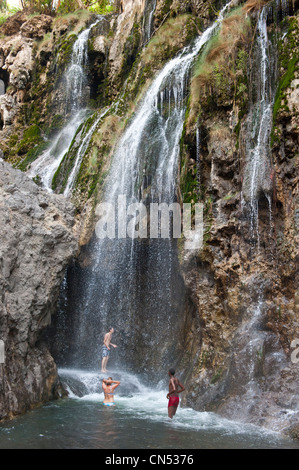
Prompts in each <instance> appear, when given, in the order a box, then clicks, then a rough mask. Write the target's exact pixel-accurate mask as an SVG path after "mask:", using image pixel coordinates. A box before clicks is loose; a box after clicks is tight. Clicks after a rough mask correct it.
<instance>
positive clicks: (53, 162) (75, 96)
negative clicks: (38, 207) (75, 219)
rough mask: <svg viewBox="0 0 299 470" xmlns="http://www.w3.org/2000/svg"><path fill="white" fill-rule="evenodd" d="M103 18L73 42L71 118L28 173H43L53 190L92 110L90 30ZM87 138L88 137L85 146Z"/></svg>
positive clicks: (66, 77) (68, 95) (69, 74)
mask: <svg viewBox="0 0 299 470" xmlns="http://www.w3.org/2000/svg"><path fill="white" fill-rule="evenodd" d="M99 21H101V18H99V19H97V21H96V22H94V23H93V24H91V25H90V26H89V27H88V28H87V29H86V30H84V31H83V32H82V33H81V34H79V36H78V39H77V40H76V41H75V43H74V46H73V51H72V56H71V63H70V66H69V67H68V69H67V71H66V72H65V75H64V81H65V83H66V92H65V114H66V116H68V118H67V121H68V122H67V124H66V125H65V126H64V127H63V129H62V130H61V131H60V132H59V133H58V135H57V136H56V137H55V139H54V140H53V142H52V144H51V145H50V146H49V148H48V149H47V150H46V151H45V152H43V153H42V154H41V155H40V157H38V158H37V159H36V160H35V161H34V162H33V163H32V165H31V167H30V169H29V171H28V175H29V176H31V177H35V176H39V178H40V180H41V183H42V185H43V186H44V187H45V188H46V189H47V190H48V191H52V180H53V176H54V174H55V172H56V170H57V169H58V167H59V165H60V163H61V161H62V159H63V157H64V156H65V154H66V152H67V151H68V149H69V148H70V145H71V143H72V141H73V139H74V137H75V135H76V133H77V130H78V128H79V126H80V125H81V124H82V123H83V122H84V120H85V119H86V117H87V114H88V111H87V109H85V108H84V106H85V105H86V101H87V98H88V97H87V96H86V90H87V87H86V85H87V78H86V73H85V67H86V65H87V62H88V55H87V44H88V38H89V35H90V31H91V30H92V28H93V27H94V26H96V25H97V24H98V23H99ZM86 141H87V139H86V138H85V139H84V143H82V148H83V147H84V145H85V143H86ZM80 150H81V147H80Z"/></svg>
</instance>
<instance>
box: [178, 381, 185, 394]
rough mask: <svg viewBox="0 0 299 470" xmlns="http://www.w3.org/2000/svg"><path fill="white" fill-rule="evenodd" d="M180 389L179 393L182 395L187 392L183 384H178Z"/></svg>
mask: <svg viewBox="0 0 299 470" xmlns="http://www.w3.org/2000/svg"><path fill="white" fill-rule="evenodd" d="M178 385H179V387H181V390H177V392H178V393H182V392H184V391H185V387H184V385H182V384H181V382H178Z"/></svg>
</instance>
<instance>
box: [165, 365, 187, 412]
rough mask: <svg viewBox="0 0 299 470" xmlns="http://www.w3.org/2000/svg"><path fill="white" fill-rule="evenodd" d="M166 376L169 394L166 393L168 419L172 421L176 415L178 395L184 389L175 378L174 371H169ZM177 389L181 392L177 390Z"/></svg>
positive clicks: (178, 401)
mask: <svg viewBox="0 0 299 470" xmlns="http://www.w3.org/2000/svg"><path fill="white" fill-rule="evenodd" d="M168 375H169V377H170V380H169V393H167V398H168V400H169V402H168V417H169V418H170V419H172V418H173V417H174V415H175V414H176V411H177V409H178V406H179V403H180V398H179V393H182V392H183V391H184V390H185V387H184V386H183V385H182V384H181V382H180V381H179V379H177V378H176V377H175V370H174V369H169V372H168ZM179 388H180V389H181V390H179Z"/></svg>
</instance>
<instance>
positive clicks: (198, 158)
mask: <svg viewBox="0 0 299 470" xmlns="http://www.w3.org/2000/svg"><path fill="white" fill-rule="evenodd" d="M200 145H201V142H200V128H199V125H198V124H197V126H196V180H197V194H198V195H199V194H200Z"/></svg>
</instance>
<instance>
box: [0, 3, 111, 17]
mask: <svg viewBox="0 0 299 470" xmlns="http://www.w3.org/2000/svg"><path fill="white" fill-rule="evenodd" d="M0 2H6V0H0ZM0 5H1V3H0ZM21 5H22V8H23V9H24V8H28V9H30V10H32V11H35V12H38V13H45V14H47V15H55V14H58V15H65V14H67V13H72V12H74V11H76V10H79V9H81V10H89V11H91V12H94V13H97V14H99V15H105V14H108V13H111V12H112V11H113V10H114V1H113V0H21Z"/></svg>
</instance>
